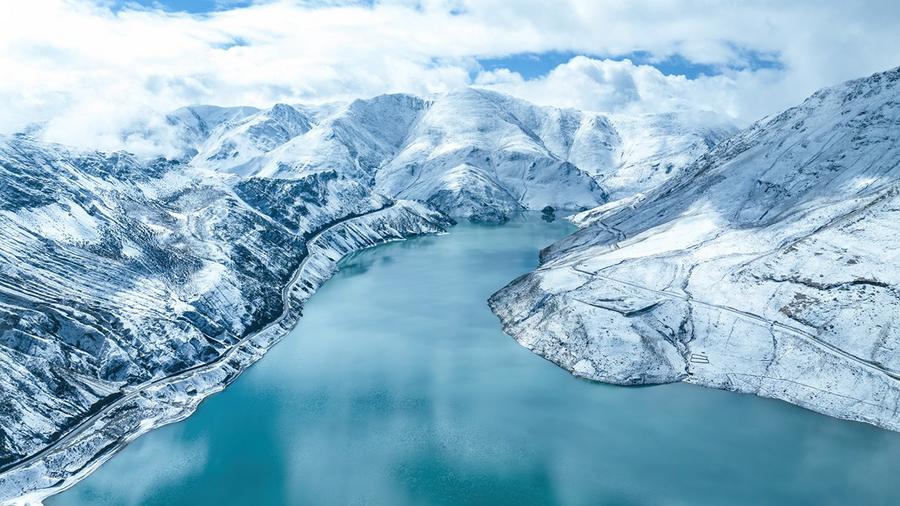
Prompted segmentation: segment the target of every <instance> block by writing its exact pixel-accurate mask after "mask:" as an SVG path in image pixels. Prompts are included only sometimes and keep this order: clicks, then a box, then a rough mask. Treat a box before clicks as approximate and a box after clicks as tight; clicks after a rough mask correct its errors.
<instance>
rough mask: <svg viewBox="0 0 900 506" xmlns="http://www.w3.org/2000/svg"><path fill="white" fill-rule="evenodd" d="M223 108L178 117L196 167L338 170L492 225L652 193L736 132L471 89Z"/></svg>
mask: <svg viewBox="0 0 900 506" xmlns="http://www.w3.org/2000/svg"><path fill="white" fill-rule="evenodd" d="M200 109H203V110H206V108H193V109H191V111H195V110H200ZM213 111H215V112H216V115H213V114H211V113H207V114H206V116H207V117H211V119H205V120H204V123H205V124H208V125H210V126H208V127H206V128H205V129H204V128H197V127H193V126H192V125H193V123H194V122H195V120H193V117H192V116H191V117H188V119H189V120H190V121H176V123H178V124H179V125H185V126H181V128H182V129H186V130H187V131H188V132H189V133H193V132H200V131H202V132H205V135H193V136H190V139H193V140H195V142H196V146H195V147H194V150H195V151H196V152H197V154H196V155H195V156H194V157H193V161H192V163H193V165H195V166H198V167H205V168H208V169H210V170H216V171H227V172H230V173H233V174H237V175H241V176H256V177H269V178H294V177H302V176H305V175H309V174H311V173H314V172H317V171H321V170H337V171H340V172H341V173H342V174H344V175H346V176H347V177H351V178H354V179H356V180H357V181H359V182H361V183H362V184H366V185H370V184H372V182H373V181H374V187H375V190H376V191H377V192H379V193H382V194H384V195H387V196H390V197H394V198H405V199H414V200H419V201H422V202H427V203H428V204H430V205H432V206H433V207H435V208H437V209H439V210H441V211H443V212H444V213H446V214H449V215H451V216H454V217H458V218H467V219H472V220H474V221H488V222H498V221H504V220H506V219H507V218H509V216H510V215H511V214H512V213H515V212H519V211H521V210H524V209H532V210H539V209H543V208H544V207H547V206H550V207H553V208H555V209H561V210H568V211H578V210H585V209H590V208H594V207H596V206H597V205H599V204H602V203H604V202H606V201H607V200H608V198H609V196H610V195H612V196H613V197H614V198H620V197H623V196H630V195H632V194H634V193H636V192H640V191H646V190H649V189H650V188H652V187H654V186H656V185H658V184H659V183H661V182H662V181H664V180H666V179H668V178H670V177H672V176H674V175H676V174H677V173H678V171H679V170H680V169H681V167H683V166H685V165H686V164H687V163H688V162H690V161H691V160H692V159H693V158H695V157H696V156H698V155H699V154H701V153H703V152H705V151H706V150H707V149H709V147H711V146H712V145H714V144H715V143H716V142H718V141H719V140H721V139H722V138H724V137H726V136H727V135H729V134H731V133H733V131H734V129H733V128H732V127H731V126H729V125H728V124H727V123H723V122H722V121H721V120H720V119H717V118H703V119H701V120H698V119H696V118H694V117H693V116H690V115H687V114H683V115H675V114H666V115H642V116H635V117H624V116H615V117H607V116H605V115H602V114H594V113H582V112H580V111H575V110H571V109H558V108H552V107H538V106H535V105H532V104H529V103H528V102H525V101H522V100H518V99H514V98H512V97H508V96H505V95H502V94H499V93H495V92H489V91H484V90H476V89H469V88H466V89H460V90H456V91H453V92H450V93H447V94H444V95H440V96H437V97H434V98H432V99H430V100H423V99H420V98H418V97H414V96H410V95H382V96H379V97H375V98H372V99H368V100H356V101H354V102H352V103H349V104H329V105H327V106H299V105H298V106H289V105H285V104H279V105H277V106H275V107H274V108H272V109H269V110H265V111H257V112H255V113H253V114H249V115H247V111H248V110H247V109H246V108H241V109H237V108H233V109H224V110H222V109H213ZM226 114H227V115H229V117H228V119H224V120H223V119H221V118H222V117H223V116H225V115H226ZM184 116H185V114H184V113H181V114H179V118H181V117H184Z"/></svg>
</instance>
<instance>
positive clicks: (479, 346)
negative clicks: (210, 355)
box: [48, 216, 900, 505]
mask: <svg viewBox="0 0 900 506" xmlns="http://www.w3.org/2000/svg"><path fill="white" fill-rule="evenodd" d="M568 231H569V225H567V224H566V223H565V222H563V221H562V220H556V221H555V222H552V223H545V222H544V221H542V220H541V218H540V217H538V216H534V217H532V218H530V219H528V220H525V221H518V222H515V223H512V224H509V225H506V226H503V227H478V226H472V225H460V226H458V227H456V228H454V229H453V231H452V233H451V234H449V235H448V236H444V237H428V238H419V239H415V240H412V241H408V242H401V243H394V244H390V245H387V246H384V247H381V248H378V249H375V250H370V251H367V252H363V253H361V254H359V255H356V256H355V257H353V258H351V259H349V260H348V261H347V262H345V265H344V269H343V270H342V271H341V272H340V273H339V274H338V275H337V276H336V277H335V279H334V280H332V281H330V282H329V283H328V284H326V285H325V287H323V288H322V289H321V290H320V292H319V293H318V294H317V295H316V296H315V297H313V299H312V300H311V302H310V303H309V305H308V306H307V308H306V311H305V316H304V318H303V319H302V320H301V322H300V324H299V325H298V327H297V329H296V330H294V331H293V332H292V333H291V335H290V336H288V337H287V338H285V340H284V341H283V342H282V343H280V344H279V345H278V346H277V347H276V348H275V349H273V350H272V351H271V352H270V353H269V354H268V355H267V356H266V357H265V358H264V359H263V360H262V361H261V362H260V363H259V364H257V365H256V366H254V367H253V368H251V370H250V371H248V372H246V373H245V374H244V375H243V376H241V377H240V378H239V379H238V381H236V382H235V383H234V384H233V385H232V386H231V387H229V388H228V389H227V390H226V391H225V392H223V393H221V394H219V395H217V396H214V397H212V398H210V399H209V400H207V401H206V402H204V403H203V404H202V405H201V407H200V409H198V411H197V413H196V414H195V415H194V416H192V417H191V418H189V419H188V420H187V421H185V422H182V423H180V424H177V425H173V426H169V427H165V428H162V429H160V430H157V431H154V432H153V433H151V434H149V435H147V436H144V437H143V438H141V440H139V441H138V442H137V443H135V444H133V445H131V446H130V447H128V448H127V449H126V450H125V451H123V452H122V453H121V454H119V455H117V456H116V457H114V458H113V459H112V460H111V461H110V462H109V463H107V464H106V465H104V466H103V467H102V468H101V469H100V470H99V471H97V472H96V473H95V474H94V475H92V476H91V477H89V478H88V479H87V480H85V481H84V482H82V483H80V484H79V485H77V486H76V487H74V488H73V489H71V490H70V491H67V492H65V493H63V494H61V495H59V496H57V497H54V498H51V500H49V501H48V503H49V504H54V505H59V504H123V503H129V502H131V503H134V502H138V503H142V504H160V505H162V504H165V505H170V504H386V505H397V504H471V503H488V504H516V505H520V504H552V503H559V504H771V503H790V504H847V503H854V504H878V503H882V504H895V503H897V500H898V498H900V483H898V481H897V480H895V479H893V473H894V470H896V469H898V468H900V435H898V434H895V433H891V432H887V431H882V430H878V429H875V428H872V427H869V426H865V425H862V424H854V423H848V422H842V421H838V420H833V419H830V418H827V417H824V416H820V415H816V414H814V413H811V412H808V411H805V410H802V409H799V408H796V407H793V406H789V405H787V404H784V403H781V402H777V401H771V400H766V399H759V398H755V397H751V396H742V395H735V394H731V393H727V392H720V391H714V390H706V389H701V388H695V387H690V386H686V385H667V386H661V387H652V388H617V387H611V386H606V385H599V384H594V383H590V382H587V381H583V380H579V379H576V378H574V377H572V376H571V375H569V374H567V373H566V372H564V371H562V370H560V369H558V368H556V367H555V366H553V365H552V364H550V363H548V362H546V361H544V360H542V359H540V358H539V357H537V356H535V355H533V354H532V353H530V352H528V351H527V350H525V349H524V348H522V347H520V346H519V345H517V344H516V343H515V342H514V341H513V340H512V339H510V338H509V337H508V336H505V335H504V334H503V333H502V332H501V331H500V328H499V323H498V321H497V319H496V318H495V317H494V316H493V315H492V314H491V313H490V311H489V310H488V309H487V306H486V303H485V300H486V299H487V297H488V296H489V295H490V294H491V293H492V292H493V291H495V290H496V289H498V288H500V287H501V286H502V285H503V284H504V283H506V282H508V281H509V280H511V279H513V278H515V277H516V276H517V275H519V274H522V273H524V272H527V271H528V270H530V269H531V268H533V266H534V265H535V263H536V260H537V252H538V250H539V249H540V248H541V247H543V246H546V245H547V244H549V243H550V242H552V241H553V240H555V239H557V238H559V237H561V236H563V235H565V234H566V233H567V232H568Z"/></svg>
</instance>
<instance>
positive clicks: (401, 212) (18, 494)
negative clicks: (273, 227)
mask: <svg viewBox="0 0 900 506" xmlns="http://www.w3.org/2000/svg"><path fill="white" fill-rule="evenodd" d="M449 223H450V222H449V221H448V220H447V219H446V218H443V217H442V216H441V215H439V214H437V213H435V212H434V211H431V210H429V209H427V208H426V207H424V206H422V205H421V204H418V203H415V202H410V201H398V202H397V203H396V204H394V205H391V206H388V207H386V208H382V209H379V210H377V211H374V212H370V213H367V214H364V215H361V216H355V217H351V218H349V219H344V220H339V221H337V222H335V223H332V224H330V225H329V226H327V227H325V228H324V229H323V230H321V231H319V232H318V233H317V234H315V235H314V236H312V237H311V238H310V239H309V240H308V241H307V243H306V249H307V252H308V253H307V256H306V257H305V258H304V259H303V261H302V262H301V263H300V266H299V267H298V269H297V270H296V271H295V273H294V275H293V277H292V278H291V281H290V283H289V284H288V285H287V286H286V287H285V288H284V289H283V290H282V300H283V304H284V310H283V312H282V314H281V315H280V316H279V317H278V318H277V319H276V320H275V321H273V322H272V323H270V324H268V325H267V326H265V327H264V328H263V329H261V330H259V331H258V332H255V333H252V334H249V335H247V336H245V337H244V338H242V339H241V340H240V341H239V343H238V344H236V345H235V346H233V347H232V348H230V349H229V350H228V351H227V352H226V353H223V354H222V356H220V357H219V358H217V359H216V360H214V361H213V362H211V363H208V364H203V365H201V366H198V367H194V368H191V369H190V370H187V371H183V372H180V373H178V374H176V375H174V376H169V377H165V378H161V379H157V380H154V381H152V382H149V383H147V384H144V385H140V386H138V387H135V388H132V389H129V390H128V391H127V392H124V393H123V394H122V396H120V397H118V398H117V399H116V400H114V401H113V402H112V403H110V404H109V405H107V406H106V407H105V408H103V409H101V410H99V411H98V412H96V413H93V414H91V415H90V416H89V417H88V418H86V419H85V420H84V421H83V422H81V423H79V424H77V425H76V426H75V427H74V428H72V429H71V430H70V431H69V432H67V433H66V434H65V435H64V436H63V437H61V438H60V439H58V440H57V441H56V442H54V443H53V444H51V445H50V446H48V447H47V448H45V449H44V450H42V451H41V452H38V453H37V454H35V455H32V456H30V457H28V458H26V459H23V460H22V461H20V462H18V463H15V464H14V465H13V466H12V467H10V468H9V469H7V470H6V471H4V472H3V474H2V475H0V503H3V504H6V503H16V502H19V503H25V504H27V503H32V502H35V503H36V502H40V501H41V500H42V499H43V498H45V497H47V496H48V495H52V494H54V493H57V492H59V491H61V490H64V489H66V488H68V487H70V486H72V485H73V484H75V483H77V482H78V481H79V480H81V479H83V478H84V477H85V476H87V475H89V474H90V473H91V472H92V471H94V470H95V469H96V468H97V467H99V466H100V465H101V464H102V463H103V462H105V461H106V460H108V459H109V458H110V457H111V456H112V455H114V454H115V453H116V452H118V451H119V450H121V449H122V448H124V447H125V446H126V445H127V444H128V443H130V442H131V441H133V440H134V439H136V438H137V437H139V436H140V435H142V434H145V433H147V432H149V431H151V430H153V429H154V428H157V427H160V426H163V425H166V424H170V423H173V422H177V421H180V420H183V419H185V418H186V417H188V416H190V415H191V413H193V412H194V410H195V409H196V408H197V406H198V405H199V404H200V402H201V401H202V400H203V399H205V398H206V397H208V396H210V395H212V394H214V393H217V392H219V391H221V390H222V389H224V388H225V387H226V386H228V384H230V383H231V382H232V381H234V380H235V379H236V378H237V377H238V375H240V373H241V372H243V371H244V370H246V369H247V368H248V367H249V366H250V365H252V364H253V363H255V362H256V361H257V360H259V359H260V358H262V356H263V355H264V354H265V353H266V352H267V351H268V350H269V349H270V348H271V347H272V346H273V345H274V344H276V343H277V342H278V341H279V340H280V339H281V338H282V337H284V335H285V334H286V333H287V332H288V331H289V330H290V329H291V328H293V326H294V325H295V324H296V323H297V320H298V319H299V317H300V311H301V309H302V307H303V304H304V303H305V302H306V301H307V300H308V299H309V297H311V296H312V295H313V293H315V291H316V289H317V288H318V287H319V286H321V285H322V283H324V282H325V281H326V280H327V279H328V278H329V277H331V275H332V274H333V273H334V272H335V270H336V268H337V264H338V262H339V261H340V259H341V258H343V257H344V256H346V255H348V254H350V253H352V252H354V251H358V250H360V249H364V248H368V247H371V246H375V245H377V244H383V243H385V242H389V241H395V240H401V239H404V238H407V237H413V236H417V235H421V234H429V233H439V232H443V231H445V230H446V227H447V226H449Z"/></svg>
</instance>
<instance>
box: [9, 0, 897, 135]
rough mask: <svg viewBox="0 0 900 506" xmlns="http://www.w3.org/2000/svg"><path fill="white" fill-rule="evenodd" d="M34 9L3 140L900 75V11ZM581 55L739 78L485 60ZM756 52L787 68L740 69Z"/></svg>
mask: <svg viewBox="0 0 900 506" xmlns="http://www.w3.org/2000/svg"><path fill="white" fill-rule="evenodd" d="M104 5H108V4H104V3H101V2H90V1H88V0H32V1H29V2H18V3H16V5H15V6H4V7H3V8H2V10H3V11H4V12H2V15H0V76H2V79H0V108H2V111H3V113H2V114H0V131H3V132H10V131H15V130H17V129H20V128H22V127H23V126H24V125H25V124H27V123H29V122H35V121H49V123H48V128H47V134H48V136H49V137H50V138H52V139H55V140H60V141H63V142H67V143H72V144H79V145H93V146H99V147H105V148H115V147H117V142H119V140H118V132H119V131H120V130H121V128H122V126H123V125H126V124H128V123H129V122H131V121H133V120H134V118H138V117H147V116H149V115H151V114H152V113H154V112H156V113H158V112H159V111H168V110H171V109H174V108H176V107H179V106H181V105H186V104H191V103H216V104H222V105H237V104H246V105H256V106H265V105H268V104H271V103H273V102H276V101H291V102H303V101H308V102H320V101H330V100H344V99H349V98H354V97H361V96H372V95H376V94H379V93H385V92H399V91H403V92H411V93H417V94H429V93H434V92H440V91H443V90H446V89H450V88H453V87H458V86H464V85H467V84H472V82H473V80H472V78H471V76H473V75H475V76H476V77H475V80H476V81H477V82H478V83H479V84H482V85H487V86H490V87H494V88H497V89H502V90H505V91H508V92H511V93H514V94H518V95H521V96H523V97H525V98H529V99H531V100H535V101H537V102H541V103H556V104H559V105H571V106H577V107H582V108H590V109H600V110H635V111H654V110H670V109H673V108H682V107H699V108H705V109H712V110H717V111H719V112H723V113H725V114H729V115H731V116H734V117H736V118H739V119H740V120H742V121H745V122H746V121H748V120H751V119H754V118H756V117H758V116H761V115H763V114H767V113H771V112H775V111H777V110H779V109H781V108H783V107H786V106H788V105H791V104H792V103H795V102H797V101H799V100H802V98H803V97H805V96H806V95H808V94H809V93H810V92H812V91H814V90H815V89H817V88H820V87H822V86H826V85H829V84H833V83H836V82H839V81H841V80H845V79H849V78H853V77H857V76H861V75H865V74H868V73H871V72H875V71H878V70H883V69H886V68H889V67H891V66H894V65H897V64H900V61H898V57H897V56H896V48H897V47H900V30H897V29H896V27H897V25H898V21H900V14H898V12H900V4H897V3H896V2H892V1H869V2H850V3H848V2H836V1H835V2H824V1H816V2H814V1H812V0H807V1H800V2H791V3H784V2H773V1H765V0H760V1H753V2H749V1H748V2H740V3H736V2H722V3H720V4H715V3H710V2H708V1H701V0H683V1H674V0H643V1H641V0H635V1H629V2H620V1H597V0H558V1H550V0H547V1H543V0H518V1H516V2H509V1H507V0H478V1H475V0H468V1H466V0H456V1H449V0H427V1H418V2H416V1H413V0H409V1H404V0H399V1H382V2H378V3H376V5H375V6H374V7H371V8H369V7H366V6H354V5H347V4H346V3H343V2H309V1H306V2H296V1H288V0H275V1H269V2H266V3H262V4H258V5H254V6H251V7H245V8H234V9H230V10H224V11H219V12H214V13H209V14H205V15H188V14H177V13H168V12H163V11H160V10H153V9H149V10H147V9H145V10H139V9H135V8H125V9H123V10H120V11H118V12H113V11H112V10H110V9H109V8H108V7H106V6H104ZM546 51H571V52H575V53H586V54H596V55H624V54H629V53H632V52H634V51H645V52H648V53H650V54H652V55H653V56H654V57H656V58H658V59H664V58H666V57H667V56H671V55H676V54H677V55H680V56H682V57H684V58H686V59H687V60H689V61H691V62H693V63H701V64H707V65H713V66H718V67H720V68H722V69H725V70H724V72H723V73H721V74H719V75H715V76H711V77H700V78H696V79H686V78H683V77H679V76H666V75H663V74H662V73H660V72H659V71H657V70H656V69H654V68H653V67H649V66H641V65H632V64H631V63H630V62H623V61H607V60H602V59H599V60H592V59H587V58H576V59H575V60H573V61H570V62H568V63H565V64H563V65H561V66H559V67H558V68H556V69H555V70H553V71H552V72H551V73H550V74H549V75H548V76H546V77H543V78H539V79H534V80H525V79H523V78H522V77H521V76H520V75H518V74H516V73H515V72H512V71H504V70H502V69H500V70H495V71H492V72H480V73H479V70H480V68H479V66H478V63H477V60H476V59H477V58H482V57H503V56H506V55H510V54H516V53H523V52H536V53H540V52H546ZM748 52H756V53H764V54H775V55H777V56H778V58H779V60H780V63H781V64H782V67H781V68H779V69H767V70H766V69H763V70H752V69H748V70H743V71H735V70H728V68H729V67H730V66H736V65H737V66H739V65H742V64H746V63H747V54H748Z"/></svg>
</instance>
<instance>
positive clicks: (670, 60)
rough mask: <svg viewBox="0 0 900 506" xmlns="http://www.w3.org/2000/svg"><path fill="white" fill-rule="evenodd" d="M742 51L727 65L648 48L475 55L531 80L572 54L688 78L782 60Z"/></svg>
mask: <svg viewBox="0 0 900 506" xmlns="http://www.w3.org/2000/svg"><path fill="white" fill-rule="evenodd" d="M737 52H738V53H740V54H742V59H741V61H740V62H735V63H732V64H726V65H710V64H703V63H694V62H691V61H690V60H688V59H687V58H685V57H683V56H680V55H677V54H676V55H673V56H669V57H667V58H663V59H660V58H656V57H654V56H653V54H652V53H649V52H647V51H634V52H631V53H628V54H624V55H597V54H585V53H578V52H574V51H548V52H544V53H516V54H512V55H509V56H504V57H500V58H478V59H477V60H478V63H479V64H480V65H481V66H482V68H484V69H485V70H497V69H501V68H506V69H509V70H511V71H513V72H518V73H519V74H521V75H522V77H524V78H525V79H534V78H538V77H543V76H546V75H547V74H548V73H550V71H551V70H553V69H554V68H556V67H557V66H559V65H561V64H563V63H566V62H568V61H569V60H571V59H572V58H574V57H575V56H579V55H580V56H587V57H590V58H598V59H604V58H608V59H612V60H623V59H628V60H630V61H631V62H632V63H634V64H636V65H650V66H653V67H656V68H657V69H659V71H660V72H662V73H663V74H665V75H683V76H685V77H687V78H688V79H695V78H697V77H699V76H701V75H706V76H713V75H717V74H721V73H722V72H723V70H726V69H728V70H760V69H778V68H781V67H782V63H781V62H780V60H779V59H778V56H777V55H774V54H763V53H759V52H754V51H750V50H743V51H741V50H739V49H738V50H737Z"/></svg>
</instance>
